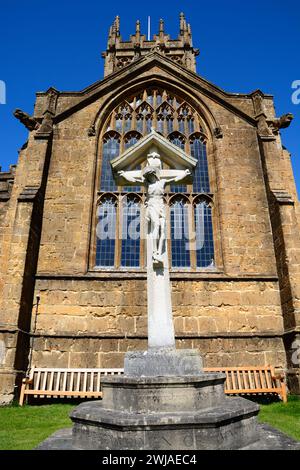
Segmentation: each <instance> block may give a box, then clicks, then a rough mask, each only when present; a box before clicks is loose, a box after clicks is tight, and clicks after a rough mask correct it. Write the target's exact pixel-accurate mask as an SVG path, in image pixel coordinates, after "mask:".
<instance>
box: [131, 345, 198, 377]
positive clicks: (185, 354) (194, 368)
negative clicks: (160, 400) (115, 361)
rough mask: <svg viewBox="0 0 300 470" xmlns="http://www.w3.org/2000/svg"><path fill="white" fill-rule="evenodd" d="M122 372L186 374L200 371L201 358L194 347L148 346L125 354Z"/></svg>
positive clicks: (160, 374)
mask: <svg viewBox="0 0 300 470" xmlns="http://www.w3.org/2000/svg"><path fill="white" fill-rule="evenodd" d="M124 373H125V375H128V376H134V377H135V376H136V377H142V376H150V377H160V376H187V375H191V376H193V375H199V374H201V373H202V359H201V356H200V355H199V353H198V351H196V350H195V349H183V350H180V349H175V348H159V349H156V348H152V349H151V348H150V349H148V350H147V351H130V352H127V353H126V354H125V361H124Z"/></svg>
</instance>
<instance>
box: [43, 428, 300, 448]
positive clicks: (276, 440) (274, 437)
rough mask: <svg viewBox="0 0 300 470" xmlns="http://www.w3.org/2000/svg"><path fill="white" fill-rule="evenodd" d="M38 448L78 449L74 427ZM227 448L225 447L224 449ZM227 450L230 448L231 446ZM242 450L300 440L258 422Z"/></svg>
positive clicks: (293, 444) (296, 445)
mask: <svg viewBox="0 0 300 470" xmlns="http://www.w3.org/2000/svg"><path fill="white" fill-rule="evenodd" d="M37 450H78V449H76V448H74V447H73V445H72V429H71V428H64V429H60V430H59V431H56V432H55V433H54V434H52V435H51V436H50V437H48V438H47V439H46V440H45V441H43V442H42V443H41V444H40V445H39V446H38V447H37ZM224 450H225V449H224ZM226 450H230V449H229V448H228V449H226ZM240 450H300V442H296V441H295V440H294V439H292V438H291V437H289V436H287V435H286V434H283V433H282V432H281V431H278V430H277V429H274V428H272V427H271V426H269V425H268V424H258V433H257V440H256V441H255V442H253V443H252V444H249V445H248V446H245V447H241V448H240Z"/></svg>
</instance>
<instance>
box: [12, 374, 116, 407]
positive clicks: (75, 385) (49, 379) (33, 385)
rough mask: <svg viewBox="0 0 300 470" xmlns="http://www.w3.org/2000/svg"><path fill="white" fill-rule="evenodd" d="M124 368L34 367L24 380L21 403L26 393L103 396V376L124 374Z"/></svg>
mask: <svg viewBox="0 0 300 470" xmlns="http://www.w3.org/2000/svg"><path fill="white" fill-rule="evenodd" d="M123 371H124V370H123V369H59V368H51V369H48V368H41V367H33V368H32V369H31V370H30V374H29V378H25V379H23V381H22V387H21V393H20V399H19V405H20V406H22V405H23V402H24V398H25V395H34V396H35V397H38V396H39V397H41V398H45V397H47V398H50V397H53V398H58V397H73V398H102V391H101V377H103V376H106V375H120V374H123Z"/></svg>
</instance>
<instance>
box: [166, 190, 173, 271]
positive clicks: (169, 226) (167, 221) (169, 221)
mask: <svg viewBox="0 0 300 470" xmlns="http://www.w3.org/2000/svg"><path fill="white" fill-rule="evenodd" d="M165 204H166V234H167V241H168V243H167V247H168V260H169V267H170V268H172V243H171V218H170V217H171V211H170V196H169V195H167V196H166V201H165Z"/></svg>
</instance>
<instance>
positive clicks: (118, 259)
mask: <svg viewBox="0 0 300 470" xmlns="http://www.w3.org/2000/svg"><path fill="white" fill-rule="evenodd" d="M122 202H123V198H122V194H121V193H119V194H118V205H117V220H116V232H117V233H116V243H115V267H116V268H119V267H120V265H121V249H122V217H123V206H122Z"/></svg>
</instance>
